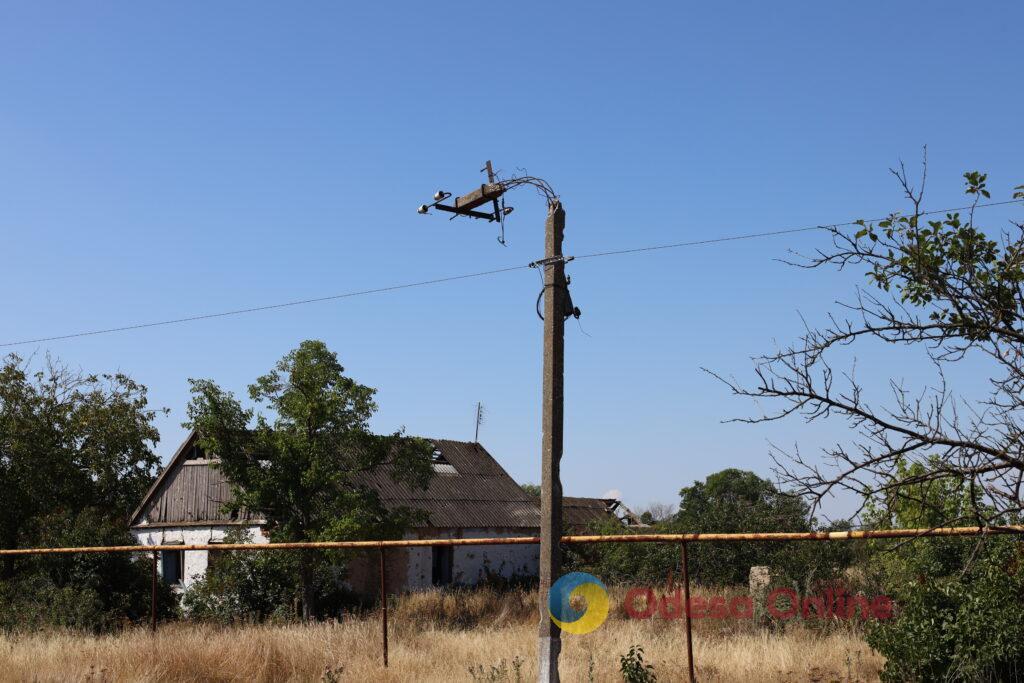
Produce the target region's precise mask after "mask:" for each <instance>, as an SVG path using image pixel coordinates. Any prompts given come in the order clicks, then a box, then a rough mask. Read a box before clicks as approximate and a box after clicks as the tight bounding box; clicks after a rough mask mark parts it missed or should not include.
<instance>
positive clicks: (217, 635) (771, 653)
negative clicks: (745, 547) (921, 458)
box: [0, 591, 882, 683]
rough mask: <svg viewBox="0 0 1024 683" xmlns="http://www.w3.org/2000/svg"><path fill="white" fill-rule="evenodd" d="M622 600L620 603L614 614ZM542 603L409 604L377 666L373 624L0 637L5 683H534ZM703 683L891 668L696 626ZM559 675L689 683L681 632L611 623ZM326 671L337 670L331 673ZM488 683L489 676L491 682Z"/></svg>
mask: <svg viewBox="0 0 1024 683" xmlns="http://www.w3.org/2000/svg"><path fill="white" fill-rule="evenodd" d="M620 602H621V601H619V600H616V601H615V603H616V604H620ZM535 605H536V594H535V593H533V594H530V593H525V592H510V593H504V594H497V593H493V592H491V591H474V592H472V593H466V594H456V595H451V594H448V595H440V594H437V593H428V594H418V595H412V596H407V597H405V598H402V599H401V600H399V601H398V604H397V605H395V607H394V609H393V610H392V612H391V616H392V629H391V633H390V636H391V637H390V654H391V657H390V659H391V666H390V667H389V668H388V669H384V668H383V667H382V666H381V642H380V622H379V620H378V618H377V615H374V614H370V615H366V616H365V617H353V618H351V619H348V620H346V621H344V622H341V623H325V624H317V625H315V626H310V627H304V626H300V625H286V626H270V625H266V626H242V627H230V628H229V627H214V626H202V625H190V624H183V623H182V624H168V625H164V626H162V627H161V629H160V630H159V632H158V633H157V634H156V635H155V636H154V635H152V634H150V633H149V632H148V631H146V630H144V629H139V630H133V631H126V632H124V633H121V634H117V635H110V636H87V635H80V634H68V633H49V634H36V635H29V636H21V637H16V636H0V679H2V680H13V681H68V680H75V681H310V680H338V681H427V682H430V681H444V682H445V683H453V682H455V681H472V680H473V677H472V676H471V674H470V671H469V670H470V668H471V667H472V668H474V669H476V668H477V667H482V669H483V671H484V672H485V673H489V672H490V671H491V667H499V668H500V667H501V666H502V662H504V667H505V669H506V670H507V671H508V674H509V675H508V677H507V678H498V679H496V680H508V681H515V680H517V678H516V667H515V666H514V662H521V663H520V664H519V665H518V666H519V676H520V680H522V681H529V680H534V679H535V678H536V666H535V663H534V637H535V633H536V625H535V621H534V615H535V614H536V612H535V609H536V608H535ZM696 627H697V628H696V636H695V639H694V646H695V659H696V661H697V665H698V668H697V673H698V678H699V679H700V680H701V681H754V680H757V681H807V680H813V681H851V680H853V681H870V680H876V679H877V677H878V671H879V670H880V668H881V666H882V658H881V657H880V656H878V655H877V654H875V653H873V652H872V651H871V650H870V649H869V648H868V647H867V646H866V645H865V644H864V643H863V641H862V640H861V639H860V637H859V635H858V634H857V633H856V632H855V631H853V630H846V631H838V632H831V633H821V632H817V631H814V630H811V629H806V628H803V627H799V626H797V627H795V628H790V629H788V630H787V631H786V632H785V633H779V634H777V633H770V632H768V631H765V630H760V629H757V628H755V627H754V626H753V624H750V623H744V624H737V623H735V622H724V623H721V622H720V623H711V622H709V621H703V622H697V624H696ZM563 642H564V649H563V656H562V666H561V671H562V678H563V680H566V681H588V680H591V679H590V675H589V671H590V670H591V668H592V670H593V679H592V680H595V681H619V680H621V678H620V677H619V676H618V673H617V672H618V657H619V655H620V654H622V653H624V652H626V651H627V650H628V649H629V647H630V645H633V644H639V645H642V646H643V647H644V650H645V652H646V658H647V659H648V660H649V661H650V662H651V663H652V664H654V666H655V671H656V673H657V675H658V680H659V681H677V680H683V679H684V678H685V649H686V648H685V641H684V636H683V630H682V622H681V621H669V622H666V621H662V620H648V621H635V620H629V619H625V618H623V616H622V614H621V613H619V612H616V613H615V614H613V615H612V616H611V617H610V618H609V620H608V622H607V623H605V624H604V625H603V626H602V627H601V628H600V629H598V630H597V631H596V632H594V633H592V634H589V635H586V636H571V635H566V636H564V640H563ZM328 672H329V673H328ZM489 680H490V679H489Z"/></svg>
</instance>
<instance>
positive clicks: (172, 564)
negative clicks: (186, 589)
mask: <svg viewBox="0 0 1024 683" xmlns="http://www.w3.org/2000/svg"><path fill="white" fill-rule="evenodd" d="M160 561H161V563H162V567H161V568H162V570H163V577H164V581H165V582H167V583H169V584H171V585H172V586H173V585H176V584H179V583H181V580H182V579H183V578H184V572H185V551H184V550H164V551H162V552H161V553H160Z"/></svg>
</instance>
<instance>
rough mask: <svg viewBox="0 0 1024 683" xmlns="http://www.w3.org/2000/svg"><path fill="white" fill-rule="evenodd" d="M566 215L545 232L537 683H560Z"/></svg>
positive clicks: (559, 213) (555, 212)
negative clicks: (551, 607) (554, 605)
mask: <svg viewBox="0 0 1024 683" xmlns="http://www.w3.org/2000/svg"><path fill="white" fill-rule="evenodd" d="M564 232H565V209H563V208H562V204H561V202H558V201H555V202H553V203H552V204H551V205H550V206H549V207H548V218H547V221H546V223H545V226H544V261H545V264H544V266H543V268H544V387H543V390H542V410H543V413H542V417H541V475H540V476H541V478H540V590H539V595H540V633H539V635H540V652H539V654H540V661H539V668H538V675H537V680H538V681H539V682H540V683H557V682H558V680H559V678H558V655H559V653H560V652H561V651H562V630H561V629H560V628H558V626H557V625H556V624H555V622H554V621H552V619H551V615H550V613H549V612H548V595H549V593H550V592H551V584H552V583H554V582H555V581H556V580H557V579H558V574H559V572H560V571H561V566H562V556H561V549H560V548H559V539H560V538H561V537H562V479H561V462H562V424H563V415H564V410H563V402H564V400H563V399H564V396H563V393H562V390H563V387H564V376H565V375H564V371H565V314H564V311H565V306H564V303H563V302H564V301H565V298H566V296H565V295H566V292H567V284H566V282H565V261H563V260H562V239H563V235H564Z"/></svg>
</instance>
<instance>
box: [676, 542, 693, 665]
mask: <svg viewBox="0 0 1024 683" xmlns="http://www.w3.org/2000/svg"><path fill="white" fill-rule="evenodd" d="M679 569H680V570H681V571H682V574H683V619H684V621H685V624H686V665H687V669H688V671H689V675H690V683H695V682H696V680H697V677H696V676H695V675H694V671H693V624H692V622H691V620H690V558H689V557H688V555H687V552H686V543H685V542H684V543H680V544H679Z"/></svg>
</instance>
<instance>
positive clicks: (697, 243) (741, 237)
mask: <svg viewBox="0 0 1024 683" xmlns="http://www.w3.org/2000/svg"><path fill="white" fill-rule="evenodd" d="M1022 202H1024V200H1022V199H1008V200H1006V201H1005V202H988V203H986V204H978V205H977V206H958V207H956V208H953V209H936V210H935V211H922V212H921V213H920V214H919V215H921V216H934V215H936V214H940V213H952V212H954V211H967V210H969V209H972V208H974V209H986V208H989V207H993V206H1005V205H1007V204H1020V203H1022ZM886 218H888V216H884V217H882V218H872V219H870V220H867V219H865V220H864V222H865V223H877V222H878V221H882V220H885V219H886ZM859 223H860V221H847V222H846V223H825V224H822V225H811V226H807V227H804V228H787V229H785V230H772V231H770V232H754V233H749V234H746V235H733V236H731V237H714V238H711V239H706V240H695V241H691V242H675V243H674V244H657V245H654V246H650V247H634V248H632V249H617V250H614V251H598V252H594V253H592V254H581V255H577V256H575V257H574V258H576V259H585V258H597V257H599V256H618V255H620V254H637V253H641V252H645V251H659V250H661V249H677V248H679V247H696V246H700V245H702V244H717V243H719V242H734V241H736V240H749V239H753V238H756V237H774V236H776V235H790V234H793V233H796V232H810V231H812V230H826V229H828V228H842V227H848V226H852V225H857V224H859Z"/></svg>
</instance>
